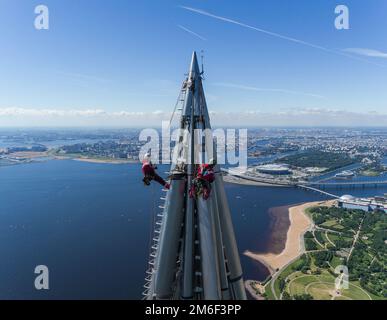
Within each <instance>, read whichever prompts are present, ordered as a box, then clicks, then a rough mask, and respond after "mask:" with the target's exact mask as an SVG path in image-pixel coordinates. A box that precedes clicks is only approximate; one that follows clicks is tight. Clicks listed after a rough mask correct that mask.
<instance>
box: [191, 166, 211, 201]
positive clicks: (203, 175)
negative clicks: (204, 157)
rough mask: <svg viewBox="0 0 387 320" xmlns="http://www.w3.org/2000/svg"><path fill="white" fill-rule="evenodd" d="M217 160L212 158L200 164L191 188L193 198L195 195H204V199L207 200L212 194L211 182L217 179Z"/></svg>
mask: <svg viewBox="0 0 387 320" xmlns="http://www.w3.org/2000/svg"><path fill="white" fill-rule="evenodd" d="M215 165H216V161H215V160H214V159H211V160H210V161H209V162H208V163H204V164H201V165H199V166H198V169H197V173H196V177H195V179H194V180H193V183H192V187H191V189H190V196H191V198H192V197H194V196H197V197H198V196H200V195H203V199H204V200H207V199H208V198H209V197H210V194H211V184H212V183H213V182H214V181H215V172H214V167H215Z"/></svg>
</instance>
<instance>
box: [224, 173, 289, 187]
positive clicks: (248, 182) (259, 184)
mask: <svg viewBox="0 0 387 320" xmlns="http://www.w3.org/2000/svg"><path fill="white" fill-rule="evenodd" d="M223 181H224V182H226V183H232V184H238V185H245V186H256V187H276V188H290V186H285V185H280V184H271V183H266V182H258V181H253V180H247V179H243V178H238V177H235V176H231V175H223Z"/></svg>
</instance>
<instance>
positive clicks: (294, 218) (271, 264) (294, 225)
mask: <svg viewBox="0 0 387 320" xmlns="http://www.w3.org/2000/svg"><path fill="white" fill-rule="evenodd" d="M323 203H326V201H315V202H306V203H303V204H300V205H296V206H293V207H289V210H288V213H289V220H290V225H289V229H288V231H287V236H286V244H285V248H284V249H283V250H282V252H281V253H279V254H275V253H272V252H267V253H254V252H251V251H249V250H246V251H245V252H244V255H245V256H247V257H249V258H251V259H253V260H256V261H258V262H260V263H262V264H263V265H264V266H265V267H266V268H267V269H268V270H269V272H270V274H271V275H273V274H274V273H275V272H277V271H278V270H281V269H282V268H284V267H285V266H286V265H288V264H289V263H290V262H291V261H293V260H294V259H296V258H297V257H299V256H300V255H302V254H303V253H304V251H305V248H304V234H305V232H306V231H308V230H309V229H310V228H311V227H312V226H313V222H312V221H311V220H310V218H309V217H308V216H307V215H306V213H305V210H306V209H308V208H310V207H313V206H316V205H319V204H323ZM274 232H275V231H274Z"/></svg>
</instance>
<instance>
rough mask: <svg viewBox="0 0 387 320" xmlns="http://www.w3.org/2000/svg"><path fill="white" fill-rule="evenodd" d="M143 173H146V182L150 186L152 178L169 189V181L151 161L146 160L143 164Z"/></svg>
mask: <svg viewBox="0 0 387 320" xmlns="http://www.w3.org/2000/svg"><path fill="white" fill-rule="evenodd" d="M142 173H143V174H144V179H143V181H144V183H145V185H147V186H149V185H150V182H151V181H152V180H154V181H156V182H158V183H160V184H161V185H162V186H164V187H165V188H166V189H169V183H167V182H166V181H165V180H164V179H163V178H161V177H160V176H159V175H158V174H157V172H156V170H155V167H154V165H153V164H152V163H151V162H147V161H144V163H143V165H142Z"/></svg>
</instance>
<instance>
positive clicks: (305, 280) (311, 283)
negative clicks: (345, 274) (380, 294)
mask: <svg viewBox="0 0 387 320" xmlns="http://www.w3.org/2000/svg"><path fill="white" fill-rule="evenodd" d="M285 290H287V292H288V293H289V294H290V295H291V296H294V295H301V294H310V295H311V296H312V297H313V299H315V300H334V299H336V298H339V299H345V300H372V297H371V296H370V295H369V294H368V293H367V292H366V291H365V290H364V289H362V288H361V287H360V286H358V285H356V284H354V283H350V284H349V288H348V289H343V290H340V294H337V291H336V290H335V277H333V276H332V275H331V274H330V273H328V272H323V273H322V274H320V275H305V274H302V273H295V274H294V275H292V279H291V280H290V281H289V282H288V283H287V287H286V289H285Z"/></svg>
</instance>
